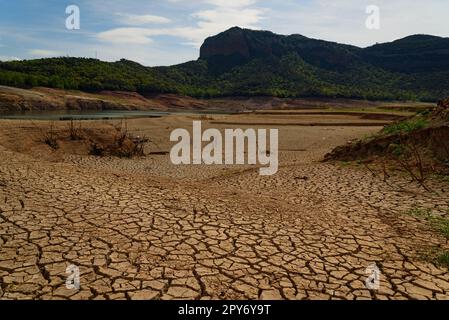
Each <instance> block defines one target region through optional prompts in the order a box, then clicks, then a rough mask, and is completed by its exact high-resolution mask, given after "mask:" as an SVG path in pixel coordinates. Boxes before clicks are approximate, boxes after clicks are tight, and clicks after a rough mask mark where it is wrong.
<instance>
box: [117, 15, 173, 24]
mask: <svg viewBox="0 0 449 320" xmlns="http://www.w3.org/2000/svg"><path fill="white" fill-rule="evenodd" d="M116 15H117V16H118V17H119V21H120V22H121V23H123V24H126V25H131V26H141V25H145V24H166V23H170V22H171V20H170V19H168V18H165V17H161V16H154V15H150V14H146V15H137V14H126V13H117V14H116Z"/></svg>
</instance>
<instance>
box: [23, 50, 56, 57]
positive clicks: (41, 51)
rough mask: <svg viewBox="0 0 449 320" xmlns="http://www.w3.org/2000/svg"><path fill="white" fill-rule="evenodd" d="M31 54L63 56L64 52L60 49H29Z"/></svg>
mask: <svg viewBox="0 0 449 320" xmlns="http://www.w3.org/2000/svg"><path fill="white" fill-rule="evenodd" d="M28 53H29V54H31V55H33V56H38V57H56V56H62V55H63V54H62V53H61V52H59V51H53V50H43V49H33V50H29V51H28Z"/></svg>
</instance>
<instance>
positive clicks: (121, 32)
mask: <svg viewBox="0 0 449 320" xmlns="http://www.w3.org/2000/svg"><path fill="white" fill-rule="evenodd" d="M152 35H154V33H153V32H152V30H151V29H145V28H116V29H111V30H108V31H105V32H101V33H99V34H97V35H96V37H97V38H98V39H99V40H101V41H105V42H110V43H125V44H126V43H133V44H149V43H152V42H153V40H152V39H151V38H150V36H152Z"/></svg>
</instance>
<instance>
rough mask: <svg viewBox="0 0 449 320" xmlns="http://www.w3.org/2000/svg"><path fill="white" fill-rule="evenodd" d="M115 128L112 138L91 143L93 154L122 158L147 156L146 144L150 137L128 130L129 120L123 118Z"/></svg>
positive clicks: (91, 152)
mask: <svg viewBox="0 0 449 320" xmlns="http://www.w3.org/2000/svg"><path fill="white" fill-rule="evenodd" d="M114 128H115V130H114V131H115V132H114V134H113V136H112V140H109V141H104V142H103V143H102V144H101V143H99V142H95V141H94V142H92V143H91V146H90V154H91V155H94V156H113V157H120V158H134V157H142V156H145V145H146V144H147V143H149V139H148V138H146V137H139V136H134V135H132V134H131V133H130V132H129V131H128V125H127V122H126V121H123V120H122V121H120V123H119V125H117V126H114Z"/></svg>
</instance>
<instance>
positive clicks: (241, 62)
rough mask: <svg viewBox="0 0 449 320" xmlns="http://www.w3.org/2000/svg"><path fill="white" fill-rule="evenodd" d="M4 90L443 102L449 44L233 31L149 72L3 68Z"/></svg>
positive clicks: (32, 65) (102, 66) (79, 63)
mask: <svg viewBox="0 0 449 320" xmlns="http://www.w3.org/2000/svg"><path fill="white" fill-rule="evenodd" d="M0 84H3V85H9V86H17V87H33V86H47V87H53V88H65V89H79V90H84V91H89V92H96V91H102V90H121V91H136V92H139V93H140V94H142V95H148V94H151V93H178V94H184V95H190V96H194V97H206V98H207V97H215V96H260V95H264V96H267V95H268V96H277V97H310V96H318V97H345V98H359V99H372V100H393V99H396V100H426V101H427V100H428V101H434V100H439V99H441V98H443V97H445V96H448V95H449V38H441V37H435V36H428V35H414V36H410V37H406V38H404V39H400V40H397V41H393V42H390V43H384V44H377V45H374V46H371V47H368V48H359V47H356V46H351V45H345V44H339V43H335V42H329V41H323V40H317V39H311V38H307V37H305V36H302V35H290V36H286V35H278V34H275V33H272V32H269V31H254V30H248V29H241V28H238V27H234V28H231V29H229V30H227V31H225V32H223V33H220V34H218V35H216V36H213V37H210V38H207V39H206V40H205V41H204V44H203V45H202V46H201V49H200V57H199V59H198V60H197V61H190V62H187V63H183V64H180V65H176V66H171V67H154V68H149V67H144V66H142V65H140V64H137V63H135V62H132V61H127V60H121V61H118V62H114V63H108V62H102V61H99V60H94V59H82V58H53V59H39V60H31V61H15V62H3V63H0Z"/></svg>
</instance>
